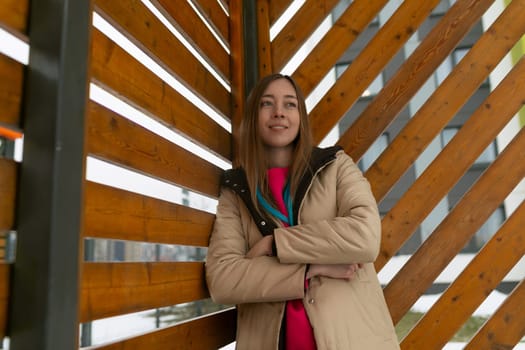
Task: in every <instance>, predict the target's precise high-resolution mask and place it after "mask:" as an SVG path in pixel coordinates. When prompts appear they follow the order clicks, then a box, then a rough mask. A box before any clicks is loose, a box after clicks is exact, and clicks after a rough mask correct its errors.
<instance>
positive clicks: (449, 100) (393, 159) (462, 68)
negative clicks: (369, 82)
mask: <svg viewBox="0 0 525 350" xmlns="http://www.w3.org/2000/svg"><path fill="white" fill-rule="evenodd" d="M524 3H525V2H524V1H514V2H512V4H511V5H510V6H509V7H508V8H507V10H506V11H505V12H504V13H503V14H502V15H501V16H500V17H499V18H498V19H497V20H496V21H495V22H494V23H493V25H492V26H491V27H490V28H489V30H487V31H486V32H485V34H483V36H482V37H481V38H480V39H479V40H478V42H477V43H476V44H475V45H474V46H473V47H472V48H471V49H470V50H469V52H468V53H467V55H466V56H465V57H464V58H463V59H462V60H461V62H459V64H458V65H457V67H456V68H455V69H454V70H453V71H452V72H451V73H450V75H449V76H448V78H447V79H446V80H445V81H444V82H443V83H442V84H441V86H440V87H439V88H438V89H437V90H436V91H435V92H434V93H433V94H432V96H430V98H429V99H428V100H427V101H426V102H425V104H424V105H423V106H422V107H421V108H420V109H419V111H418V112H417V113H416V114H415V115H414V116H413V117H412V118H411V119H410V121H409V122H408V124H407V125H406V126H405V128H404V129H403V130H401V131H400V133H399V134H398V135H397V136H396V138H395V139H394V140H393V141H392V142H391V143H390V145H389V147H388V148H387V149H386V150H385V151H384V152H383V153H382V154H381V155H380V156H379V158H378V159H377V160H376V162H375V163H374V164H373V165H372V166H371V167H370V168H369V169H368V170H367V172H366V177H367V178H368V179H369V181H370V183H371V184H372V191H373V192H374V195H375V197H376V200H377V201H381V200H382V199H383V198H384V196H385V195H386V194H387V193H388V191H390V189H391V188H392V187H393V186H394V184H395V183H396V182H397V181H398V180H399V179H400V178H401V176H402V175H403V174H404V173H405V171H406V170H407V169H408V168H409V167H410V166H411V165H412V163H413V162H414V161H415V160H416V159H417V157H418V156H419V155H420V154H421V153H422V152H423V150H424V149H425V147H426V146H428V144H429V143H430V142H431V141H432V140H433V139H434V138H435V137H436V135H438V134H439V132H440V131H441V129H442V128H443V127H444V126H445V125H446V124H447V123H448V122H449V121H450V120H451V119H452V118H453V117H454V115H455V114H456V113H457V112H458V111H459V109H460V108H461V106H463V105H464V104H465V102H466V101H467V100H468V98H469V97H470V96H471V95H472V94H473V93H474V92H475V90H476V88H477V87H478V86H479V85H480V84H481V83H482V82H483V81H484V80H485V79H486V77H487V75H488V74H489V72H490V71H491V70H492V68H494V67H496V65H497V64H498V62H500V60H501V59H502V58H503V57H504V56H505V55H506V54H507V53H508V51H509V49H510V48H511V47H512V46H513V45H514V43H515V42H516V41H517V40H518V39H519V38H520V37H521V36H522V35H523V33H524V32H525V7H524ZM458 4H460V3H459V2H457V3H456V5H458ZM462 21H468V20H467V19H462ZM438 26H439V24H438ZM440 32H442V33H446V32H449V30H447V29H443V30H442V31H440ZM418 52H419V49H418V50H416V51H415V52H414V55H416V54H417V53H418ZM487 52H490V55H489V54H487ZM414 55H412V56H411V57H410V58H409V60H408V61H407V64H408V66H406V65H404V66H403V67H405V66H406V68H408V67H409V66H412V64H410V63H411V62H412V57H414ZM421 56H422V57H421V59H422V60H423V61H424V60H425V58H424V55H423V54H421ZM423 61H421V63H423ZM401 69H402V70H403V69H405V68H401ZM412 69H414V70H415V69H416V68H415V67H412V68H410V69H409V71H410V70H412ZM394 80H401V81H397V82H396V83H394V84H393V85H392V84H391V83H392V82H393V81H394ZM416 80H418V78H417V77H413V76H403V77H401V76H396V77H394V78H393V80H391V81H390V82H389V83H388V84H387V86H385V89H383V92H382V93H381V94H380V95H379V96H378V98H377V99H376V100H374V101H373V102H372V103H371V105H369V107H368V108H367V109H366V110H365V112H364V113H363V114H362V115H361V117H360V119H361V118H362V121H361V122H359V121H358V122H357V124H354V125H352V127H351V131H349V132H347V133H346V134H345V136H344V137H348V140H347V141H345V142H343V144H346V147H347V148H348V147H350V148H351V147H354V146H355V147H356V149H355V150H350V153H351V154H352V155H353V156H354V157H360V156H361V155H362V153H363V149H362V147H361V146H359V145H358V143H359V142H361V141H357V139H358V138H359V137H360V136H358V134H359V133H360V132H359V130H360V129H361V128H362V127H367V128H370V130H374V129H375V128H376V126H375V124H382V123H383V121H382V118H383V117H385V118H387V119H390V118H393V117H394V116H393V115H391V116H390V117H389V115H390V114H391V113H394V114H395V113H397V112H395V110H397V109H399V108H402V106H401V105H404V103H405V102H404V101H402V100H405V99H406V98H407V97H409V96H408V95H407V96H401V95H397V92H396V91H397V90H396V89H399V91H402V84H411V83H409V82H408V81H416ZM403 81H404V82H405V83H403ZM406 88H407V91H406V92H407V93H409V91H408V89H412V87H408V86H407V87H406ZM411 94H412V92H410V93H409V95H411ZM387 95H389V96H387ZM396 98H397V99H399V100H398V101H395V99H396ZM388 100H391V101H390V102H389V101H388ZM376 101H377V103H376ZM392 110H394V111H392ZM377 116H381V117H377ZM365 124H366V126H365ZM359 125H361V126H359ZM379 129H382V127H380V128H378V129H377V130H376V132H374V131H370V132H371V133H373V134H377V132H378V131H380V130H379ZM363 133H364V132H363ZM352 135H353V136H352ZM368 137H369V136H366V135H365V136H363V137H362V139H365V138H366V139H368ZM350 139H354V141H349V140H350ZM369 142H370V141H368V142H365V143H366V144H368V143H369ZM350 144H351V145H352V146H350Z"/></svg>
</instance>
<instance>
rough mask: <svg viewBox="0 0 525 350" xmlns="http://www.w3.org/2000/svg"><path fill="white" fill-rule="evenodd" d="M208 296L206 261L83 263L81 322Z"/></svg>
mask: <svg viewBox="0 0 525 350" xmlns="http://www.w3.org/2000/svg"><path fill="white" fill-rule="evenodd" d="M208 297H209V293H208V290H207V289H206V284H205V282H204V263H203V262H151V263H84V265H83V277H82V283H81V300H80V322H87V321H91V320H95V319H100V318H104V317H110V316H116V315H121V314H126V313H131V312H138V311H143V310H148V309H154V308H158V307H163V306H170V305H175V304H180V303H185V302H189V301H194V300H200V299H205V298H208Z"/></svg>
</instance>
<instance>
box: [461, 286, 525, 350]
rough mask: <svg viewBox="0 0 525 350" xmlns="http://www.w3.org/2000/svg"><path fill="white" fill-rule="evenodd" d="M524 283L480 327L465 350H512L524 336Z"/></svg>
mask: <svg viewBox="0 0 525 350" xmlns="http://www.w3.org/2000/svg"><path fill="white" fill-rule="evenodd" d="M523 300H525V281H522V282H521V283H520V284H519V285H518V286H517V287H516V288H515V289H514V290H513V291H512V294H510V295H509V296H508V297H507V299H505V301H504V302H503V304H502V305H501V306H500V307H499V309H498V310H497V311H496V313H495V314H494V315H493V316H492V317H491V318H490V319H489V320H488V321H487V322H486V323H485V324H484V325H483V326H482V327H481V329H480V330H479V331H478V332H477V333H476V335H474V337H473V338H472V340H471V341H470V342H469V343H468V344H467V345H466V346H465V348H464V349H465V350H478V349H494V350H498V349H514V347H515V346H516V345H517V344H518V343H519V342H520V340H521V339H522V338H523V336H525V303H524V302H523Z"/></svg>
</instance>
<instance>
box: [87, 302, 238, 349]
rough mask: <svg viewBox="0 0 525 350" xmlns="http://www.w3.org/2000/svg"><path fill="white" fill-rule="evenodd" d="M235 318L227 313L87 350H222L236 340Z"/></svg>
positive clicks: (230, 313) (235, 316) (232, 312)
mask: <svg viewBox="0 0 525 350" xmlns="http://www.w3.org/2000/svg"><path fill="white" fill-rule="evenodd" d="M236 318H237V312H236V310H235V309H234V310H228V311H225V312H221V313H216V314H213V315H209V316H206V317H201V318H198V319H195V320H192V321H189V322H185V323H181V324H178V325H176V326H171V327H166V328H163V329H160V330H156V331H153V332H149V333H146V334H144V335H141V336H138V337H134V338H129V339H124V340H121V341H117V342H113V343H110V344H106V345H101V346H93V347H89V348H86V350H142V349H177V350H193V349H219V348H221V347H223V346H225V345H227V344H230V343H232V342H233V341H234V340H235V332H236Z"/></svg>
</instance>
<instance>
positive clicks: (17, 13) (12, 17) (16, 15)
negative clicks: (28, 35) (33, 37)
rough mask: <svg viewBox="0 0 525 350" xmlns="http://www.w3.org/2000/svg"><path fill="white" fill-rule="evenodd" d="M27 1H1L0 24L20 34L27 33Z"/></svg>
mask: <svg viewBox="0 0 525 350" xmlns="http://www.w3.org/2000/svg"><path fill="white" fill-rule="evenodd" d="M28 12H29V0H2V5H1V6H0V22H3V23H4V24H6V25H7V26H8V27H10V28H11V29H14V30H17V31H19V32H21V33H25V32H26V31H27V17H28Z"/></svg>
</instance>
